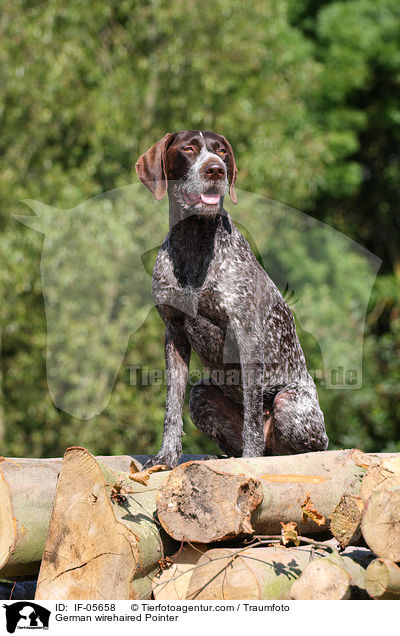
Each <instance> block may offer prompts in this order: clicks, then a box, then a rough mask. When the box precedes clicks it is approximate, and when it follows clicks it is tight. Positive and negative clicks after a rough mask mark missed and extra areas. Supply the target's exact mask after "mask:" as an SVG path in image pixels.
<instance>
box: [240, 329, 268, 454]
mask: <svg viewBox="0 0 400 636" xmlns="http://www.w3.org/2000/svg"><path fill="white" fill-rule="evenodd" d="M232 326H233V329H234V332H235V340H236V347H237V349H236V350H237V352H238V354H239V358H240V372H241V382H242V388H243V411H244V417H243V429H242V439H243V453H242V456H243V457H262V456H263V455H264V449H265V440H264V421H263V380H264V352H263V347H262V345H261V343H260V338H259V336H258V332H257V329H255V330H254V326H255V324H254V321H253V329H252V328H251V326H250V324H249V323H248V324H247V327H246V325H245V324H243V322H238V323H236V325H235V323H233V324H232Z"/></svg>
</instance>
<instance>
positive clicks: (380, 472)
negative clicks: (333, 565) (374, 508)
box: [331, 453, 400, 548]
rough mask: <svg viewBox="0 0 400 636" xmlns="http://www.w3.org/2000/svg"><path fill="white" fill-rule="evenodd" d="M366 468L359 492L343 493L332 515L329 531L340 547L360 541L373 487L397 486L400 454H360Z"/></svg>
mask: <svg viewBox="0 0 400 636" xmlns="http://www.w3.org/2000/svg"><path fill="white" fill-rule="evenodd" d="M359 461H360V463H361V464H364V466H365V467H366V469H367V470H366V473H365V475H364V477H363V480H362V483H361V489H360V493H359V495H358V496H357V495H347V494H345V495H343V497H342V499H341V500H340V502H339V504H338V505H337V507H336V508H335V510H334V512H333V514H332V517H331V532H332V534H333V536H334V537H335V538H336V539H337V540H338V541H339V544H340V545H341V547H342V548H345V547H346V546H348V545H358V544H359V543H360V541H362V532H361V522H362V516H363V510H364V506H365V504H366V502H367V501H368V499H369V497H370V496H371V494H372V493H373V492H375V491H376V490H388V489H389V488H393V487H399V486H400V456H399V454H394V455H393V454H386V453H380V454H377V455H366V454H363V455H362V456H360V457H359Z"/></svg>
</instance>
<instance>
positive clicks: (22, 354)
mask: <svg viewBox="0 0 400 636" xmlns="http://www.w3.org/2000/svg"><path fill="white" fill-rule="evenodd" d="M296 5H297V8H296ZM398 17H399V16H398V10H397V8H396V7H395V3H394V2H391V1H390V0H379V2H374V1H373V0H357V1H356V2H343V3H339V2H312V0H310V2H308V1H306V0H304V2H296V3H293V6H292V3H291V2H289V0H287V2H286V1H282V0H280V1H278V0H271V1H270V2H268V3H265V2H261V1H257V2H254V3H251V5H245V3H242V2H240V1H239V0H233V1H228V0H216V1H213V2H210V1H209V0H206V1H205V2H202V3H195V2H190V3H187V2H183V1H181V0H177V2H175V3H173V5H171V4H170V3H168V2H166V1H163V0H161V1H160V2H157V3H152V2H150V3H143V2H133V1H132V0H126V1H122V2H121V1H120V2H116V1H115V0H111V1H110V2H107V3H106V2H104V1H103V0H95V2H91V3H89V4H88V5H83V4H82V3H80V2H78V1H77V0H71V1H70V2H68V3H66V2H65V1H64V0H53V1H52V2H51V3H49V2H34V3H32V2H28V1H27V0H18V1H17V2H9V1H8V0H5V2H4V3H3V6H2V14H1V16H0V41H1V43H2V44H1V46H0V83H1V86H2V92H1V95H0V121H1V128H2V136H1V140H0V223H1V233H0V271H1V278H0V303H1V305H0V307H1V309H0V320H1V323H0V329H1V332H0V344H1V367H0V383H1V392H0V400H1V407H2V408H1V410H0V418H1V420H2V430H1V435H2V439H3V447H2V454H7V455H28V456H29V455H31V456H34V455H36V456H39V455H55V454H60V453H62V452H63V450H64V449H65V447H66V446H67V445H69V444H77V443H79V444H82V445H86V446H88V447H89V448H90V450H91V451H93V452H103V453H108V454H111V453H122V452H136V453H139V452H145V453H148V452H153V451H155V450H156V449H157V448H158V446H159V442H160V439H159V438H160V436H161V431H162V422H163V409H164V399H165V386H163V385H162V384H156V385H153V386H148V385H145V384H144V385H143V383H141V380H140V378H139V385H136V386H131V385H130V384H129V373H128V371H127V368H126V367H127V365H130V364H133V365H135V364H137V361H138V359H139V360H140V361H141V364H143V365H145V366H147V367H148V368H150V369H151V368H153V369H163V368H164V363H163V326H162V324H161V321H160V319H159V318H158V316H157V315H156V312H155V310H154V309H153V310H151V311H150V314H149V316H148V318H147V320H146V321H145V323H144V324H143V325H142V327H141V328H140V329H139V330H138V331H136V332H135V333H134V334H133V335H132V337H131V339H130V342H129V346H128V349H127V351H126V354H125V359H124V362H123V364H122V365H121V368H120V372H119V374H118V376H117V378H116V380H115V384H114V390H113V393H112V396H111V400H110V403H109V405H108V406H107V408H106V409H105V411H103V412H102V413H101V414H99V415H97V416H95V417H93V418H91V419H88V420H86V421H84V422H83V421H82V420H79V419H77V418H74V417H71V416H69V415H68V414H66V413H65V412H63V411H61V410H58V409H57V408H56V407H55V406H54V405H53V403H52V401H51V399H50V396H49V393H48V387H47V381H46V367H45V349H46V322H45V316H44V308H43V298H42V289H41V282H40V271H39V263H40V255H41V249H42V244H43V238H42V237H41V235H40V234H37V233H34V232H33V231H32V230H30V229H28V228H24V227H23V226H21V225H20V224H19V223H18V222H17V221H16V220H14V219H12V218H11V213H20V214H21V213H22V214H26V213H27V209H26V207H25V206H24V205H22V204H21V203H20V200H21V199H24V198H30V199H37V200H40V201H44V202H45V203H47V204H49V205H51V206H56V207H58V208H74V207H75V206H77V205H78V204H79V203H81V202H82V201H84V200H85V199H88V198H90V197H92V196H95V195H98V194H99V193H101V192H105V191H107V190H111V189H113V188H118V187H121V186H124V185H126V184H128V183H130V182H131V181H132V174H133V170H132V167H133V163H134V161H135V160H136V158H137V156H138V155H139V154H140V153H141V152H143V151H144V150H145V149H146V148H147V147H149V146H150V145H151V144H152V143H154V142H155V141H157V139H159V138H160V137H161V136H162V135H163V134H164V133H165V132H166V131H167V130H169V131H171V132H172V131H174V130H178V129H181V128H192V127H193V128H202V129H214V130H217V131H219V132H221V133H223V134H224V135H226V136H227V137H228V138H229V139H230V141H231V142H232V144H233V146H234V148H235V154H236V157H237V162H238V166H239V171H240V172H239V174H240V181H239V187H240V188H242V189H244V190H248V191H253V192H258V193H259V194H263V195H264V196H267V197H270V198H272V199H274V200H277V201H282V202H284V203H286V204H288V205H291V206H294V207H297V208H299V209H300V210H305V211H307V212H308V213H310V214H312V215H314V216H317V217H318V218H320V219H322V220H325V221H327V222H329V223H331V224H333V225H334V226H335V227H336V228H337V229H339V230H340V231H342V232H343V233H344V234H349V235H350V236H351V237H352V238H354V239H355V240H356V241H359V242H361V243H364V244H365V245H366V246H367V247H368V248H369V249H371V251H373V252H375V253H376V254H377V255H378V256H380V257H381V258H383V259H384V268H385V269H384V272H385V273H384V276H382V277H381V278H380V279H379V281H378V283H377V285H376V287H375V291H374V298H373V301H372V302H371V313H370V317H369V322H370V325H371V326H370V328H369V330H368V332H367V333H366V338H365V352H366V355H365V368H364V385H363V388H362V389H360V390H357V391H343V392H336V391H332V390H330V391H324V389H323V387H322V386H321V387H320V397H321V402H322V406H323V408H324V410H325V414H326V419H327V422H328V428H329V435H330V438H331V442H332V444H333V446H335V445H345V446H349V445H350V446H352V445H355V446H359V447H362V448H365V449H366V450H384V449H385V448H392V449H394V448H395V444H396V443H397V444H398V436H397V435H396V433H397V430H396V426H397V422H398V416H399V399H398V398H399V389H398V387H399V382H398V380H399V376H400V371H399V367H398V364H399V363H398V358H399V356H398V349H399V326H398V323H399V313H398V308H399V304H400V303H399V294H398V284H397V282H396V281H398V279H396V275H397V277H398V276H399V273H397V274H396V273H394V272H396V271H397V269H396V268H397V267H398V252H396V249H397V247H396V241H395V238H396V237H395V233H394V229H395V227H397V226H396V223H398V206H397V207H396V203H398V200H397V199H398V196H399V195H398V192H397V191H396V187H395V183H396V176H397V174H398V155H396V152H395V148H394V145H393V146H392V142H391V140H392V139H393V140H394V139H396V138H397V139H398V134H399V126H400V118H399V106H398V102H395V100H394V91H392V89H394V87H395V85H396V82H398V79H397V78H398V71H399V65H400V61H399V57H400V47H399V39H398V37H397V38H396V33H398V29H399V20H398ZM396 29H397V31H396ZM374 153H375V154H374ZM375 160H376V161H375ZM161 213H162V212H161V209H160V214H161ZM164 221H165V219H163V220H162V221H161V219H160V224H162V223H164ZM248 226H249V230H250V231H251V221H250V219H249V222H248ZM128 238H129V237H128V236H126V237H125V239H123V240H127V239H128ZM282 243H283V244H282V245H280V244H278V243H277V245H276V249H278V248H279V249H280V250H282V249H286V259H287V261H288V263H287V268H288V275H289V274H290V271H295V270H296V268H298V261H297V256H296V254H295V253H293V258H292V261H290V254H291V251H292V250H291V246H290V245H289V246H287V245H285V241H284V240H283V241H282ZM389 254H390V256H389ZM396 254H397V256H396ZM332 258H333V257H332ZM343 258H345V257H343ZM98 267H99V276H102V274H105V272H102V270H101V268H102V267H104V266H103V265H102V263H101V262H99V263H98ZM336 269H337V271H338V276H339V275H340V276H341V277H342V278H343V285H344V286H347V287H346V289H348V278H349V276H348V272H349V270H350V275H351V276H352V277H353V282H352V285H353V286H354V288H356V287H357V280H358V279H360V280H361V279H362V272H361V273H360V272H358V271H354V270H357V268H356V267H354V263H353V261H352V260H351V259H350V260H349V263H348V268H346V263H343V266H342V267H341V268H336ZM82 274H84V272H82ZM320 276H321V272H316V273H315V281H316V284H317V283H318V284H319V282H320V281H319V279H320ZM327 276H328V280H329V273H328V274H327ZM282 291H283V290H282ZM325 310H326V303H325V305H324V302H323V300H322V299H321V302H320V304H319V305H318V303H317V304H316V307H315V313H316V319H318V316H319V315H320V316H321V320H323V319H325ZM303 344H304V346H305V348H306V354H307V357H308V358H309V360H311V363H312V364H314V361H315V360H317V359H318V355H319V353H318V348H317V347H316V345H315V342H313V341H312V338H311V339H310V338H309V337H308V336H307V334H304V338H303ZM104 355H105V354H104ZM196 365H197V366H198V361H196V359H195V358H194V360H193V369H194V370H195V368H196ZM186 420H187V425H186V430H187V433H188V434H187V435H186V437H185V438H184V448H185V450H186V451H191V452H200V451H203V450H211V449H212V447H211V446H210V445H209V442H208V441H207V440H205V439H204V438H203V436H202V435H201V434H200V433H199V432H198V431H197V430H196V429H195V428H194V427H193V425H191V424H190V422H189V418H188V414H187V411H186Z"/></svg>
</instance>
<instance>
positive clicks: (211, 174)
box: [202, 161, 225, 181]
mask: <svg viewBox="0 0 400 636" xmlns="http://www.w3.org/2000/svg"><path fill="white" fill-rule="evenodd" d="M202 172H203V174H204V176H205V177H206V178H207V179H214V180H215V181H217V180H218V179H222V178H223V177H225V168H224V166H223V165H222V164H221V163H219V162H217V161H212V162H208V163H206V164H205V165H204V166H203V170H202Z"/></svg>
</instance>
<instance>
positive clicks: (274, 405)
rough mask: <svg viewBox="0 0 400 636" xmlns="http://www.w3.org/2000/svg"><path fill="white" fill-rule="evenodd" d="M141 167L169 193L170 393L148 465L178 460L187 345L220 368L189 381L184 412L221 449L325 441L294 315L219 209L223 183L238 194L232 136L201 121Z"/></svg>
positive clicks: (148, 181) (164, 283)
mask: <svg viewBox="0 0 400 636" xmlns="http://www.w3.org/2000/svg"><path fill="white" fill-rule="evenodd" d="M136 170H137V173H138V176H139V178H140V179H141V180H142V181H143V183H144V184H145V185H146V187H148V188H149V189H150V190H151V191H152V192H153V194H154V196H155V198H156V199H161V198H162V196H164V194H165V193H166V192H168V195H169V202H170V231H169V233H168V236H167V237H166V239H165V241H164V243H163V245H162V247H161V249H160V251H159V254H158V256H157V260H156V263H155V266H154V270H153V286H152V289H153V296H154V299H155V302H156V305H157V309H158V311H159V313H160V315H161V317H162V319H163V320H164V322H165V325H166V335H165V358H166V366H167V399H166V406H165V422H164V435H163V441H162V445H161V449H160V451H159V453H158V454H157V456H156V457H155V458H154V459H153V460H151V462H149V464H150V465H151V464H167V465H168V466H171V467H173V466H175V465H176V464H177V462H178V459H179V456H180V454H181V452H182V446H181V436H182V407H183V402H184V397H185V392H186V384H187V378H188V369H189V361H190V351H191V348H192V347H193V349H194V350H195V351H196V353H197V354H198V356H199V357H200V359H201V360H202V362H203V364H204V365H205V367H207V368H209V369H210V370H211V371H214V372H216V371H217V372H220V373H219V375H218V373H213V379H212V380H210V379H209V380H200V381H199V382H197V384H195V386H194V387H193V388H192V391H191V394H190V414H191V417H192V419H193V422H194V423H195V424H196V425H197V426H198V427H199V428H200V429H201V430H202V431H204V433H206V434H207V435H208V436H209V437H210V438H211V439H213V440H214V441H215V442H216V443H217V444H218V445H219V447H220V448H221V449H222V450H223V451H224V453H227V454H228V455H230V456H244V457H254V456H261V455H265V454H279V455H282V454H290V453H303V452H307V451H317V450H325V449H326V448H327V445H328V438H327V436H326V432H325V426H324V417H323V414H322V411H321V409H320V407H319V403H318V395H317V391H316V388H315V385H314V382H313V380H312V378H311V376H310V375H309V373H308V371H307V367H306V362H305V358H304V354H303V351H302V349H301V346H300V343H299V340H298V337H297V334H296V328H295V323H294V318H293V315H292V313H291V311H290V310H289V308H288V306H287V304H286V302H285V300H284V299H283V297H282V295H281V294H280V292H279V290H278V289H277V288H276V286H275V285H274V283H273V282H272V280H271V279H270V278H269V276H268V275H267V274H266V272H265V271H264V269H263V268H262V267H261V265H260V264H259V263H258V262H257V260H256V258H255V256H254V254H253V252H252V250H251V248H250V246H249V244H248V243H247V241H246V240H245V239H244V238H243V236H242V235H241V234H240V232H239V231H238V229H237V228H236V226H235V225H234V224H233V223H232V220H231V218H230V216H229V215H228V214H227V212H226V211H225V210H224V208H223V196H224V195H225V194H226V192H227V191H228V190H229V192H230V195H231V198H232V201H233V202H234V203H235V202H236V194H235V189H234V185H235V181H236V177H237V169H236V164H235V160H234V156H233V151H232V148H231V146H230V144H229V142H228V141H227V140H226V139H225V138H224V137H222V136H221V135H217V134H215V133H211V132H208V131H196V130H189V131H181V132H179V133H175V134H174V135H170V134H167V135H165V137H163V139H161V140H160V141H159V142H158V143H157V144H156V145H155V146H152V148H150V149H149V150H148V151H147V152H146V153H145V154H144V155H142V156H141V157H140V158H139V159H138V161H137V163H136ZM235 374H236V375H235ZM231 378H236V379H238V380H239V381H237V382H235V381H233V382H231V381H230V379H231Z"/></svg>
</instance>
